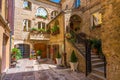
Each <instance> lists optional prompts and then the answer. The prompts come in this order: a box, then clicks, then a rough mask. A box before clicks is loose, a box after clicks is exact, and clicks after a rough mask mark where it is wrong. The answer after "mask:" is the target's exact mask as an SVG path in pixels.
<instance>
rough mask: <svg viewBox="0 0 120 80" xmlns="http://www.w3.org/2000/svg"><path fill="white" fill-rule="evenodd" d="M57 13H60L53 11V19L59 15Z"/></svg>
mask: <svg viewBox="0 0 120 80" xmlns="http://www.w3.org/2000/svg"><path fill="white" fill-rule="evenodd" d="M57 14H58V11H53V12H52V13H51V19H53V18H55V17H56V16H57Z"/></svg>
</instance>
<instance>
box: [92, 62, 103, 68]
mask: <svg viewBox="0 0 120 80" xmlns="http://www.w3.org/2000/svg"><path fill="white" fill-rule="evenodd" d="M98 67H104V62H98V63H93V64H92V68H98Z"/></svg>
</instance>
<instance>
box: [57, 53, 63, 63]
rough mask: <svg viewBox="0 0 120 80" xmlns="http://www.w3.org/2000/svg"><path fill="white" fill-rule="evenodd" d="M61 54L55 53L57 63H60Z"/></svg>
mask: <svg viewBox="0 0 120 80" xmlns="http://www.w3.org/2000/svg"><path fill="white" fill-rule="evenodd" d="M61 61H62V59H61V54H60V53H59V52H58V53H57V55H56V62H57V65H61Z"/></svg>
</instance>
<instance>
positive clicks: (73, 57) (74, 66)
mask: <svg viewBox="0 0 120 80" xmlns="http://www.w3.org/2000/svg"><path fill="white" fill-rule="evenodd" d="M70 58H71V59H70V67H71V70H72V71H76V70H77V66H78V58H77V57H76V55H75V52H74V50H73V51H72V54H71V57H70Z"/></svg>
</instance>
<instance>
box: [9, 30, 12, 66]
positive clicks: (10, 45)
mask: <svg viewBox="0 0 120 80" xmlns="http://www.w3.org/2000/svg"><path fill="white" fill-rule="evenodd" d="M11 48H12V31H10V48H9V49H10V58H9V68H10V66H11Z"/></svg>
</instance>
